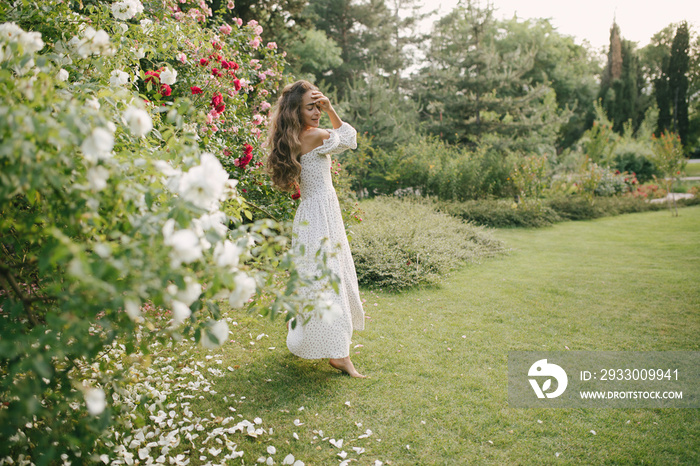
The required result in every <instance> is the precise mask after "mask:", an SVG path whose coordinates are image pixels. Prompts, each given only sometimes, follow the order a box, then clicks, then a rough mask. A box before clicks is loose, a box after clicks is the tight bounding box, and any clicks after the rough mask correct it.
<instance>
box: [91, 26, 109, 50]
mask: <svg viewBox="0 0 700 466" xmlns="http://www.w3.org/2000/svg"><path fill="white" fill-rule="evenodd" d="M92 45H93V47H94V48H95V49H101V48H108V47H109V34H107V33H106V32H105V30H104V29H100V30H99V31H97V32H96V33H95V35H94V36H93V37H92Z"/></svg>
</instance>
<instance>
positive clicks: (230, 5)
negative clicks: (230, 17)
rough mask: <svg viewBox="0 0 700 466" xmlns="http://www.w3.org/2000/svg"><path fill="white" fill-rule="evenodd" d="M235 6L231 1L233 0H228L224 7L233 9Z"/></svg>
mask: <svg viewBox="0 0 700 466" xmlns="http://www.w3.org/2000/svg"><path fill="white" fill-rule="evenodd" d="M235 7H236V5H235V4H234V3H233V0H229V2H228V4H227V5H226V8H228V9H229V10H233V9H234V8H235Z"/></svg>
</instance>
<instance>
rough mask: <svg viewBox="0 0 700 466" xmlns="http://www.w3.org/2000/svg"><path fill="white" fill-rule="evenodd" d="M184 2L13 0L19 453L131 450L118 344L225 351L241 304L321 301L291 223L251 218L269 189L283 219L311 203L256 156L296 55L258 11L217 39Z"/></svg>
mask: <svg viewBox="0 0 700 466" xmlns="http://www.w3.org/2000/svg"><path fill="white" fill-rule="evenodd" d="M183 5H186V4H180V3H178V2H175V1H165V2H161V1H158V2H152V3H149V2H144V3H142V2H139V1H138V0H124V1H119V2H113V3H103V2H89V1H85V2H70V1H68V2H63V1H48V2H36V3H35V2H20V1H18V2H14V3H13V4H9V5H8V4H3V5H0V97H1V99H0V140H1V141H2V142H1V143H0V166H1V167H2V168H1V169H0V248H1V249H0V250H1V251H2V252H1V255H0V284H1V286H2V289H1V290H0V319H2V324H1V325H0V403H1V404H0V460H1V461H6V460H7V459H8V458H9V459H10V460H13V461H17V462H23V461H28V462H33V463H36V464H52V463H55V462H57V461H58V460H59V459H61V460H62V461H63V462H65V463H69V462H73V463H74V464H79V463H91V462H95V461H104V459H103V458H107V459H108V460H109V458H110V457H111V456H113V455H116V454H117V452H116V451H114V450H109V444H104V443H103V444H101V445H102V448H103V450H101V451H95V450H94V449H95V448H96V447H95V446H96V445H97V443H96V440H97V439H98V438H99V437H100V435H101V433H102V432H104V429H105V428H106V427H107V426H109V424H110V423H111V422H112V415H113V411H114V412H116V411H119V410H120V409H121V408H120V407H119V406H113V404H114V402H115V400H117V399H119V397H118V396H116V394H117V393H118V392H119V390H121V388H120V387H121V386H122V385H121V383H122V381H123V379H124V374H123V370H124V369H128V367H126V368H125V367H124V366H123V365H119V366H117V367H116V369H114V370H113V369H109V370H107V366H105V365H104V364H103V362H102V360H101V359H100V355H101V354H102V353H103V351H104V349H105V348H107V347H109V346H110V345H112V344H114V343H116V342H118V344H119V345H123V348H124V351H125V353H126V354H127V355H129V354H133V355H136V356H138V355H141V356H139V357H145V356H143V355H147V354H148V352H149V345H148V342H149V340H153V339H157V340H162V341H169V340H171V339H173V338H174V339H179V338H182V337H189V338H193V339H195V340H196V341H198V342H201V344H202V345H203V346H204V347H207V348H208V347H214V346H218V345H220V344H221V343H223V341H224V340H225V339H226V337H227V335H228V328H227V323H226V321H225V320H223V319H221V314H220V309H219V305H220V303H221V302H222V300H226V301H227V302H228V303H229V305H230V306H232V307H235V308H243V307H245V308H250V309H254V310H255V311H256V312H258V313H261V314H269V315H272V316H274V315H275V314H278V313H280V312H284V311H289V317H291V316H292V315H293V313H294V310H295V309H298V308H299V306H306V308H307V309H308V308H309V307H311V306H313V305H314V303H313V302H301V301H300V298H298V295H297V293H296V292H295V290H296V289H297V288H298V287H300V286H304V284H305V282H304V280H303V279H302V278H301V277H299V276H298V275H297V274H296V273H295V271H294V266H293V260H292V257H291V256H290V255H289V254H288V253H287V252H286V251H287V249H286V248H287V237H285V236H283V235H282V234H281V232H282V231H283V229H284V225H283V224H281V223H279V222H276V221H273V220H269V219H268V220H265V219H261V216H260V215H259V216H258V218H256V217H255V216H254V215H253V214H252V212H251V211H250V206H251V202H252V201H249V198H250V196H251V195H253V196H255V195H257V197H255V201H256V202H255V204H256V205H257V206H258V207H259V210H258V212H263V211H265V210H268V209H266V206H268V207H269V206H270V205H274V206H275V209H276V210H275V213H277V214H278V215H276V217H277V218H278V219H280V220H283V219H285V218H289V216H290V213H289V211H288V209H289V207H290V206H291V205H292V204H291V202H293V201H292V200H291V198H290V196H289V194H284V195H281V194H278V193H276V192H273V191H272V190H271V189H270V187H269V183H268V182H266V177H264V176H263V174H262V172H261V171H260V169H259V167H258V166H257V164H256V163H255V162H256V161H255V156H256V155H257V154H259V153H260V136H261V132H262V128H263V127H264V123H265V119H266V117H265V113H264V112H265V111H266V110H268V109H269V103H267V99H268V98H272V97H274V94H275V92H276V90H277V88H278V85H279V83H280V81H281V80H283V77H282V75H281V74H280V71H281V66H282V64H281V63H282V62H281V58H282V57H280V56H278V55H276V54H275V52H274V50H273V48H267V47H265V48H261V47H260V44H259V43H257V42H259V35H260V29H259V26H258V25H257V24H252V23H249V24H248V25H242V24H240V23H236V25H235V26H231V27H230V29H229V28H224V30H225V31H226V33H224V32H223V31H221V32H217V31H216V30H213V29H207V28H205V27H203V26H202V24H201V22H202V21H203V20H205V19H206V17H207V15H208V14H209V13H208V12H207V11H206V9H195V8H188V9H186V11H183V10H182V6H183ZM195 10H196V11H195ZM203 60H204V61H206V63H205V64H202V61H203ZM234 65H236V66H234ZM215 70H216V71H215ZM195 88H198V89H199V91H198V92H194V89H195ZM214 96H220V102H219V104H218V105H215V106H212V105H211V104H212V102H213V99H214ZM217 99H218V97H217ZM242 156H244V157H248V156H252V157H251V158H250V159H249V160H248V161H247V163H246V164H245V165H244V164H241V163H239V164H238V166H237V165H236V164H235V162H234V161H235V160H236V159H240V157H242ZM319 266H320V267H321V269H322V270H323V271H324V273H326V274H328V272H327V271H326V270H325V268H324V266H323V264H322V263H321V264H320V265H319ZM280 270H282V271H284V273H285V274H286V275H284V276H287V277H288V280H287V281H286V283H285V285H284V286H283V287H282V288H281V290H280V288H279V286H273V277H275V276H278V277H279V273H278V272H279V271H280ZM261 292H266V293H267V295H271V296H272V299H269V300H267V302H268V303H269V304H268V305H266V306H262V305H260V304H259V303H258V302H257V301H256V300H255V296H256V293H261ZM154 308H155V309H160V310H162V312H161V311H159V312H157V313H154V312H146V310H148V309H154ZM137 326H139V328H145V329H146V337H145V338H140V337H137V332H135V329H136V328H137ZM85 366H90V367H93V368H94V372H95V374H96V375H95V376H94V377H93V378H91V379H89V380H88V379H86V378H84V377H82V376H81V374H83V373H84V371H83V370H82V369H83V368H84V367H85ZM115 410H116V411H115ZM105 449H106V450H105ZM8 461H9V460H8Z"/></svg>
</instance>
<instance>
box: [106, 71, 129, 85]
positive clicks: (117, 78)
mask: <svg viewBox="0 0 700 466" xmlns="http://www.w3.org/2000/svg"><path fill="white" fill-rule="evenodd" d="M128 82H129V75H128V74H127V73H125V72H124V71H122V70H114V71H112V73H111V74H110V75H109V83H110V84H111V85H112V86H123V85H124V84H127V83H128Z"/></svg>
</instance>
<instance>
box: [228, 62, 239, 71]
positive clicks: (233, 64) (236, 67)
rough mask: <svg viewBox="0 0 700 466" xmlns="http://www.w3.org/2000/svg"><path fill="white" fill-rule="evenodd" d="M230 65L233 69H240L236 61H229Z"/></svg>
mask: <svg viewBox="0 0 700 466" xmlns="http://www.w3.org/2000/svg"><path fill="white" fill-rule="evenodd" d="M228 66H230V67H231V69H232V70H233V71H236V70H237V69H238V63H236V62H235V61H230V62H228Z"/></svg>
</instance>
